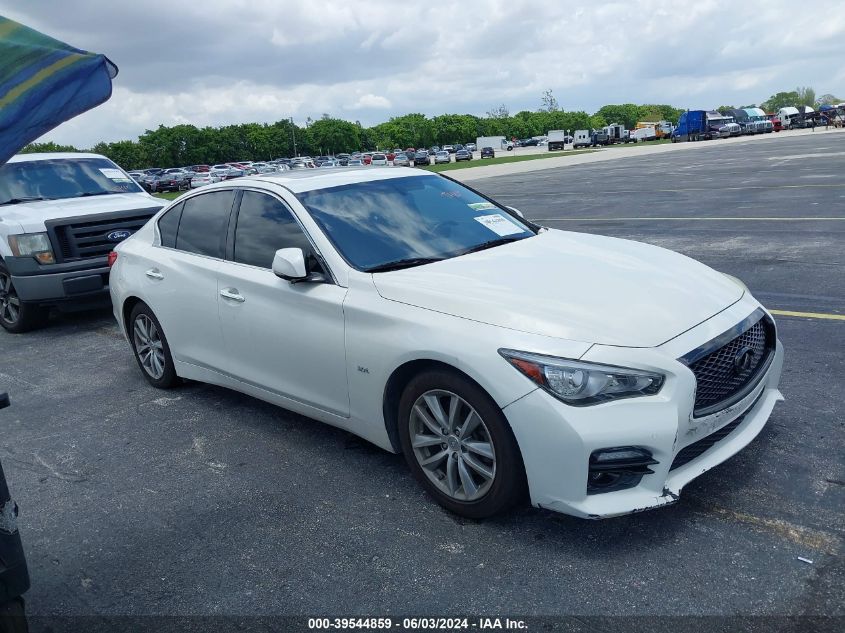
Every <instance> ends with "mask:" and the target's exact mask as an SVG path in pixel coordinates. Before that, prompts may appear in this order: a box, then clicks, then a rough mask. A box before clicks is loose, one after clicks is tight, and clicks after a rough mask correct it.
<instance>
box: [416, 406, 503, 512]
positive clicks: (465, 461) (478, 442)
mask: <svg viewBox="0 0 845 633" xmlns="http://www.w3.org/2000/svg"><path fill="white" fill-rule="evenodd" d="M408 425H409V431H410V438H411V447H412V449H413V452H414V457H415V458H416V460H417V463H418V464H419V465H420V467H421V469H422V471H423V472H424V473H425V475H426V477H428V479H429V480H430V481H431V482H432V483H433V484H434V485H435V486H436V487H437V488H438V489H439V490H440V491H441V492H443V493H444V494H446V495H448V496H449V497H451V498H452V499H455V500H457V501H476V500H478V499H480V498H482V497H483V496H484V495H485V494H487V492H488V491H489V490H490V487H491V486H492V484H493V480H494V479H495V477H496V452H495V449H494V447H493V440H492V438H491V436H490V431H489V430H488V428H487V425H486V424H485V423H484V420H482V419H481V416H480V415H478V413H477V412H476V410H475V409H474V408H473V407H472V406H471V405H470V404H469V403H468V402H467V401H466V400H464V399H463V398H461V397H460V396H458V395H457V394H454V393H452V392H450V391H445V390H441V389H434V390H431V391H427V392H425V393H424V394H422V395H421V396H420V397H419V398H417V400H416V402H415V403H414V406H413V407H412V408H411V414H410V417H409V420H408Z"/></svg>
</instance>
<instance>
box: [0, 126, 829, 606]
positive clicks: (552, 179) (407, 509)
mask: <svg viewBox="0 0 845 633" xmlns="http://www.w3.org/2000/svg"><path fill="white" fill-rule="evenodd" d="M620 151H621V150H620ZM540 162H542V161H540ZM843 169H845V133H843V134H828V135H819V136H801V137H797V136H796V137H794V138H782V139H772V140H768V139H766V140H761V141H760V142H756V143H753V144H752V143H748V144H734V145H729V144H720V142H719V141H712V142H710V146H709V147H705V148H698V149H697V151H689V152H684V151H676V152H671V153H665V154H659V155H654V156H645V155H643V156H631V157H630V158H625V159H621V160H614V161H607V162H598V163H591V164H583V165H573V166H569V167H564V168H559V169H548V170H542V171H537V172H531V173H520V174H514V175H511V176H500V177H496V178H486V179H484V180H479V181H477V182H473V183H472V184H473V186H475V187H477V188H479V189H480V190H482V191H484V192H485V193H488V194H490V195H492V196H493V197H496V198H498V199H500V200H501V201H502V202H503V203H505V204H508V205H511V206H514V207H517V208H519V209H521V210H522V211H523V212H524V213H525V214H526V215H527V216H528V217H529V218H533V219H535V220H537V221H538V222H539V223H541V224H544V225H547V226H550V227H554V228H561V229H566V230H572V231H581V232H590V233H601V234H605V235H612V236H616V237H624V238H629V239H635V240H640V241H645V242H649V243H652V244H657V245H660V246H664V247H667V248H671V249H674V250H677V251H680V252H682V253H685V254H687V255H689V256H691V257H695V258H697V259H699V260H701V261H703V262H705V263H706V264H708V265H710V266H713V267H714V268H716V269H718V270H721V271H724V272H727V273H730V274H732V275H735V276H737V277H739V278H741V279H742V280H744V281H745V282H746V283H747V285H748V286H749V287H750V289H751V290H752V292H753V293H754V294H755V295H756V296H757V297H758V298H760V299H761V300H762V301H763V302H764V303H765V304H766V305H767V306H768V307H770V308H773V309H777V310H782V311H791V312H801V313H812V314H815V315H816V316H815V317H812V318H811V317H788V316H780V317H777V323H778V328H779V334H780V337H781V339H782V341H783V343H784V345H785V348H786V364H785V367H784V373H783V380H782V386H781V389H782V391H783V393H784V395H785V397H786V400H785V402H783V403H780V404H779V405H778V406H777V407H776V409H775V411H774V414H773V416H772V418H771V420H770V422H769V424H768V425H767V427H766V428H765V429H764V431H763V432H762V433H761V435H760V436H759V437H758V438H757V439H756V440H755V441H754V442H752V444H751V445H750V446H748V448H747V449H745V450H744V451H742V452H741V453H739V454H738V455H737V456H735V457H734V458H732V459H730V460H729V461H728V462H726V463H724V464H722V465H721V466H719V467H717V468H715V469H713V470H711V471H709V472H707V473H706V474H704V475H703V476H701V477H700V478H698V479H697V480H695V481H694V482H692V483H691V484H689V485H688V486H687V487H686V488H685V489H684V491H683V493H682V495H681V498H680V501H679V502H678V503H677V504H675V505H674V506H670V507H667V508H663V509H660V510H655V511H649V512H645V513H642V514H637V515H633V516H628V517H622V518H617V519H611V520H605V521H599V522H589V521H584V520H579V519H575V518H570V517H566V516H561V515H555V514H552V513H549V512H546V511H540V510H536V509H531V508H528V507H523V508H520V509H517V510H515V511H513V512H511V513H510V514H507V515H505V516H503V517H500V518H497V519H494V520H488V521H485V522H473V521H468V520H464V519H460V518H458V517H455V516H453V515H450V514H449V513H448V512H446V511H444V510H442V509H441V508H440V507H439V506H437V505H435V504H434V503H433V502H432V501H431V500H429V499H427V498H426V496H425V494H424V493H423V492H422V491H421V489H420V488H419V487H418V486H417V485H416V483H415V482H414V480H413V479H412V477H411V475H410V474H409V473H408V471H407V469H406V467H405V464H404V462H403V460H402V458H401V457H400V456H398V455H391V454H388V453H385V452H383V451H381V450H380V449H377V448H375V447H373V446H371V445H369V444H367V443H365V442H363V441H361V440H359V439H357V438H355V437H353V436H351V435H349V434H347V433H345V432H342V431H339V430H336V429H333V428H330V427H328V426H325V425H322V424H319V423H317V422H314V421H311V420H308V419H306V418H303V417H301V416H298V415H294V414H291V413H288V412H286V411H284V410H282V409H279V408H276V407H273V406H271V405H269V404H265V403H263V402H260V401H258V400H255V399H253V398H250V397H247V396H243V395H240V394H238V393H235V392H232V391H228V390H226V389H221V388H217V387H211V386H206V385H201V384H197V383H191V384H188V385H185V386H183V387H181V388H179V389H177V390H174V391H169V392H162V391H156V390H154V389H153V388H151V387H150V386H148V385H147V383H146V382H145V381H144V379H143V378H142V376H141V374H140V373H139V370H138V368H137V366H136V365H135V363H134V361H133V358H132V356H131V352H130V350H129V347H128V344H127V343H126V342H125V341H124V340H123V339H122V338H121V337H120V335H119V333H118V330H117V328H116V326H115V324H114V322H113V320H112V317H111V315H110V313H108V312H104V311H100V312H88V313H82V314H77V315H71V316H68V315H62V316H58V317H55V316H54V318H53V320H52V321H51V325H50V327H49V328H47V329H45V330H43V331H40V332H36V333H32V334H28V335H23V336H11V335H8V334H6V333H5V332H2V333H0V350H1V351H0V358H2V361H0V362H1V363H2V364H0V390H4V389H8V390H9V391H10V392H11V397H12V402H13V406H12V408H10V409H7V410H5V411H4V412H3V413H0V429H1V430H2V432H0V459H2V462H3V465H4V468H5V469H6V473H7V477H8V479H9V484H10V486H11V487H12V489H13V493H14V495H15V497H16V498H17V500H18V503H19V504H20V506H21V508H22V513H21V517H20V525H21V530H22V534H23V539H24V543H25V547H26V552H27V556H28V560H29V565H30V570H31V575H32V581H33V584H32V590H31V591H30V592H29V594H28V595H27V598H28V610H29V612H30V613H31V614H42V615H43V614H62V615H90V614H98V615H119V614H123V615H127V614H128V615H145V614H183V615H184V614H203V615H221V614H241V615H245V614H248V615H272V614H285V615H316V614H332V615H353V614H359V615H401V614H429V615H444V616H445V615H452V614H468V613H469V614H480V615H488V614H490V615H496V614H498V615H506V614H521V615H562V614H567V615H571V614H578V615H590V614H615V615H716V614H719V615H737V614H742V615H754V614H763V615H802V614H809V615H814V614H827V615H830V614H835V615H839V616H843V615H845V607H843V604H845V599H844V598H845V589H843V587H845V566H843V559H842V546H843V539H845V512H844V511H843V508H845V504H843V501H845V466H844V465H843V455H845V451H843V446H845V369H843V363H842V352H843V349H845V321H843V320H837V319H836V318H830V317H831V316H832V317H835V316H836V315H842V314H845V275H843V264H845V177H844V176H845V173H844V172H843ZM538 265H542V262H540V263H538ZM560 274H561V278H562V279H564V278H565V276H566V275H567V274H578V271H561V273H560ZM620 318H624V316H620ZM799 557H800V558H803V559H806V560H807V561H811V562H804V561H802V560H800V559H799Z"/></svg>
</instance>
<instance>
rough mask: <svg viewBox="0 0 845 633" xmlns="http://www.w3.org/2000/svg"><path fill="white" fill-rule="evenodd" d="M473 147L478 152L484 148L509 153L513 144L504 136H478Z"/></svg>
mask: <svg viewBox="0 0 845 633" xmlns="http://www.w3.org/2000/svg"><path fill="white" fill-rule="evenodd" d="M475 146H476V147H477V148H478V149H479V151H480V150H482V149H484V148H485V147H492V148H493V149H494V150H497V149H506V150H508V151H511V150H512V149H513V143H512V142H510V141H509V140H508V139H506V138H505V137H504V136H479V137H478V138H477V139H475Z"/></svg>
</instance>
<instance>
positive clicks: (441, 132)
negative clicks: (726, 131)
mask: <svg viewBox="0 0 845 633" xmlns="http://www.w3.org/2000/svg"><path fill="white" fill-rule="evenodd" d="M543 103H544V106H545V107H544V108H543V109H541V110H539V111H536V112H532V111H528V110H524V111H522V112H517V113H516V114H514V115H511V114H510V112H508V109H507V107H506V106H499V107H498V108H496V109H495V110H494V111H491V112H489V113H488V114H487V116H485V117H479V116H475V115H472V114H443V115H440V116H434V117H427V116H425V115H424V114H419V113H412V114H406V115H403V116H398V117H392V118H391V119H390V120H388V121H385V122H384V123H379V124H378V125H374V126H372V127H364V126H362V125H361V123H360V122H358V121H355V122H351V121H345V120H343V119H338V118H334V117H331V116H329V115H328V114H324V115H323V116H322V117H321V118H320V119H318V120H316V121H312V120H311V119H308V120H307V121H306V124H305V126H299V125H296V124H294V123H293V122H292V121H290V120H289V119H282V120H280V121H276V122H275V123H242V124H237V125H224V126H220V127H196V126H194V125H188V124H181V125H173V126H166V125H160V126H159V127H158V128H157V129H155V130H147V131H146V132H144V133H143V134H142V135H141V136H140V137H139V138H138V140H136V141H129V140H127V141H117V142H113V143H106V142H100V143H97V144H96V145H94V146H93V147H91V148H90V149H88V150H87V151H91V152H94V153H97V154H103V155H104V156H108V157H109V158H110V159H112V160H113V161H114V162H116V163H117V164H118V165H120V166H121V167H123V168H124V169H127V170H130V169H141V168H144V167H149V166H153V165H160V166H161V165H197V164H214V163H221V162H226V161H233V160H252V161H257V160H271V159H274V158H278V157H281V156H294V155H311V156H314V155H318V154H337V153H340V152H353V151H356V150H361V149H393V148H407V147H431V146H433V145H444V144H450V143H451V144H454V143H467V142H471V141H474V140H475V139H476V137H479V136H505V137H507V138H512V137H513V138H529V137H532V136H540V135H544V134H546V133H547V132H548V131H549V130H570V131H572V130H576V129H591V128H599V127H603V126H605V125H608V124H609V123H623V124H624V125H626V126H627V127H634V125H635V124H636V122H637V121H640V120H654V121H657V120H664V119H665V120H669V121H672V122H677V120H678V116H680V113H681V112H683V110H681V109H678V108H674V107H672V106H669V105H635V104H623V105H607V106H604V107H602V108H601V109H599V110H598V112H596V113H595V114H592V115H590V114H588V113H586V112H583V111H577V112H567V111H563V110H560V109H558V107H557V101H556V100H555V99H554V97H553V96H552V95H551V93H550V92H549V91H547V93H546V94H544V100H543ZM55 151H80V150H79V149H77V148H75V147H72V146H68V145H57V144H56V143H32V144H30V145H28V146H27V147H26V148H24V149H23V150H22V153H26V152H55Z"/></svg>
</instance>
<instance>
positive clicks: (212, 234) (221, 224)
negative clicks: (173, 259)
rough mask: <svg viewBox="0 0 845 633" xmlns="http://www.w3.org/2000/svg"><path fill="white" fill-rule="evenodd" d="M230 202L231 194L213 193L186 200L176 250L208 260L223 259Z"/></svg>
mask: <svg viewBox="0 0 845 633" xmlns="http://www.w3.org/2000/svg"><path fill="white" fill-rule="evenodd" d="M234 199H235V192H234V191H215V192H212V193H206V194H202V195H199V196H194V197H193V198H191V199H190V200H186V201H185V207H184V209H183V210H182V220H181V221H180V222H179V232H178V234H177V236H176V248H178V249H179V250H182V251H188V252H189V253H197V254H199V255H208V256H209V257H223V247H224V244H225V243H226V231H227V230H228V228H229V214H230V213H231V211H232V202H234Z"/></svg>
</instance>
